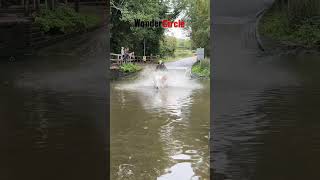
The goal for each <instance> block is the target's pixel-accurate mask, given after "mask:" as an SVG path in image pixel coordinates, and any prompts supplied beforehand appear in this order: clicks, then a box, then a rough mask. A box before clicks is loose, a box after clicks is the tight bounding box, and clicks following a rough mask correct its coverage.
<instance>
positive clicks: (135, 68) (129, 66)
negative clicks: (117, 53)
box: [120, 63, 142, 73]
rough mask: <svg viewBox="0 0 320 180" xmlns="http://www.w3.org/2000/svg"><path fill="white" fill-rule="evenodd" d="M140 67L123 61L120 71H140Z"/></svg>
mask: <svg viewBox="0 0 320 180" xmlns="http://www.w3.org/2000/svg"><path fill="white" fill-rule="evenodd" d="M141 69H142V68H141V67H140V66H138V65H136V64H133V63H125V64H122V65H121V66H120V71H121V72H126V73H134V72H138V71H140V70H141Z"/></svg>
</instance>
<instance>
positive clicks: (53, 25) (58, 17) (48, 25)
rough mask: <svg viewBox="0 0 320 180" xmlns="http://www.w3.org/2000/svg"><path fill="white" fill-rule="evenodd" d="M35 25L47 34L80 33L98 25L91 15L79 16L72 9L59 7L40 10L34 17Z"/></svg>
mask: <svg viewBox="0 0 320 180" xmlns="http://www.w3.org/2000/svg"><path fill="white" fill-rule="evenodd" d="M35 23H36V24H39V25H40V28H41V29H42V30H43V31H44V32H46V33H49V34H61V33H71V32H81V31H86V30H87V29H89V28H91V27H94V26H96V25H98V24H99V18H98V17H96V16H93V15H90V16H89V15H81V14H79V13H77V12H75V11H74V9H72V8H69V7H66V6H61V7H58V8H57V9H55V10H48V9H41V11H40V13H39V14H36V15H35Z"/></svg>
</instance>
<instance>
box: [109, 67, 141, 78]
mask: <svg viewBox="0 0 320 180" xmlns="http://www.w3.org/2000/svg"><path fill="white" fill-rule="evenodd" d="M142 70H143V68H141V69H140V70H138V71H136V72H131V73H130V72H122V71H120V70H119V69H110V70H109V72H110V80H121V79H127V78H131V77H135V76H136V75H137V74H139V73H140V72H141V71H142Z"/></svg>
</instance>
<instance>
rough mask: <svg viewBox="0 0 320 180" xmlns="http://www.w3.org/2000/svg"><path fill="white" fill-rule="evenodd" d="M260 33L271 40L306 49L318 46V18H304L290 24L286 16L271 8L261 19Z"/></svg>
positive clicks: (319, 39)
mask: <svg viewBox="0 0 320 180" xmlns="http://www.w3.org/2000/svg"><path fill="white" fill-rule="evenodd" d="M259 27H260V32H261V33H262V34H263V35H265V36H268V37H271V38H272V39H275V40H278V41H283V42H286V41H287V42H292V43H296V44H300V45H303V46H307V47H315V46H316V47H319V46H320V18H318V17H312V18H305V19H303V20H300V21H299V22H296V23H295V24H291V23H290V21H289V18H288V14H287V13H286V12H283V11H281V10H279V9H276V8H273V9H271V10H270V11H269V12H268V13H266V14H265V16H264V17H263V19H262V21H261V24H260V26H259Z"/></svg>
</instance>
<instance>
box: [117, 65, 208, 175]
mask: <svg viewBox="0 0 320 180" xmlns="http://www.w3.org/2000/svg"><path fill="white" fill-rule="evenodd" d="M153 68H154V67H153ZM153 68H152V70H150V69H149V68H146V70H145V71H144V72H142V73H141V74H140V78H139V79H136V80H128V81H118V82H114V83H113V84H112V88H111V173H112V176H111V178H112V179H119V180H120V179H159V180H163V179H168V180H169V179H172V180H173V179H181V180H184V179H188V180H189V179H199V178H200V179H208V178H209V152H208V151H209V150H208V131H209V84H208V81H203V82H199V81H196V80H190V78H187V77H186V76H185V72H184V70H169V72H168V77H169V78H168V81H169V82H168V87H165V88H160V89H155V88H154V87H153V86H154V84H153V81H152V79H153V78H152V72H151V71H153Z"/></svg>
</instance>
